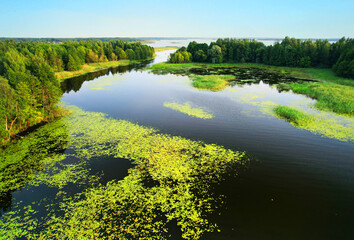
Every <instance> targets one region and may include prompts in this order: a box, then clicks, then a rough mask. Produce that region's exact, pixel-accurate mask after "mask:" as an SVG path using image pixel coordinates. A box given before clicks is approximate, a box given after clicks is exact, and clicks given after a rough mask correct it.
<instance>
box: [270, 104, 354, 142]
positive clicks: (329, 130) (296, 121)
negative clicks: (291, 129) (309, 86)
mask: <svg viewBox="0 0 354 240" xmlns="http://www.w3.org/2000/svg"><path fill="white" fill-rule="evenodd" d="M274 112H275V114H276V116H278V117H279V118H282V119H284V120H286V121H288V122H289V123H290V124H292V125H294V126H296V127H299V128H302V129H305V130H308V131H310V132H313V133H317V134H320V135H323V136H326V137H329V138H334V139H338V140H340V141H351V142H353V141H354V125H353V124H347V125H342V124H339V123H338V122H337V121H335V120H333V119H328V118H322V117H321V116H316V115H311V114H307V113H304V112H302V111H301V110H298V109H295V108H293V107H289V106H276V107H274Z"/></svg>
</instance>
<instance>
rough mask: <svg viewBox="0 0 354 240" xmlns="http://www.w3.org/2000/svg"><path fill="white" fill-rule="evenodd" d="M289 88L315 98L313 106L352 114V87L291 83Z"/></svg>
mask: <svg viewBox="0 0 354 240" xmlns="http://www.w3.org/2000/svg"><path fill="white" fill-rule="evenodd" d="M290 88H291V89H292V90H293V91H294V92H295V93H300V94H305V95H307V96H309V97H311V98H314V99H316V100H317V103H316V104H315V106H316V107H317V108H319V109H321V110H330V111H333V112H336V113H339V114H346V115H349V116H354V87H351V86H344V85H339V84H334V83H301V84H299V83H293V84H290Z"/></svg>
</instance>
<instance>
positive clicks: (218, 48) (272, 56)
mask: <svg viewBox="0 0 354 240" xmlns="http://www.w3.org/2000/svg"><path fill="white" fill-rule="evenodd" d="M186 56H188V57H186ZM353 59H354V39H351V38H348V39H345V38H344V37H343V38H341V39H340V40H339V41H337V42H334V43H330V42H329V41H328V40H321V39H318V40H316V41H312V40H305V41H302V40H300V39H295V38H289V37H286V38H284V39H283V40H282V41H281V42H277V43H275V44H274V45H270V46H265V45H264V44H263V43H261V42H257V41H256V40H249V39H229V38H228V39H218V40H217V41H216V42H212V43H210V44H209V45H207V44H206V43H197V42H190V43H189V45H188V47H187V48H185V47H182V48H180V49H179V50H178V51H177V52H176V53H173V54H171V56H170V60H169V61H170V62H171V63H188V62H191V61H192V62H209V63H225V62H230V63H262V64H267V65H274V66H289V67H301V68H307V67H322V68H333V70H334V72H335V73H336V74H337V75H339V76H343V77H349V78H354V60H353Z"/></svg>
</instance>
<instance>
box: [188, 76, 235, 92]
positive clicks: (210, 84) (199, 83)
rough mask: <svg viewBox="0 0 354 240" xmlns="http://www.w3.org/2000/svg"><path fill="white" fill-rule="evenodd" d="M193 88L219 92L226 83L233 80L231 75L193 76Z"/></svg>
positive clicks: (233, 77)
mask: <svg viewBox="0 0 354 240" xmlns="http://www.w3.org/2000/svg"><path fill="white" fill-rule="evenodd" d="M191 78H192V80H193V83H192V84H193V87H195V88H198V89H207V90H212V91H219V90H222V89H223V88H225V87H226V86H227V85H228V81H231V80H234V79H235V76H233V75H193V76H191Z"/></svg>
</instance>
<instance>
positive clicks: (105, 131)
mask: <svg viewBox="0 0 354 240" xmlns="http://www.w3.org/2000/svg"><path fill="white" fill-rule="evenodd" d="M174 51H175V50H165V51H160V52H158V53H157V56H156V58H155V59H154V60H148V61H144V62H142V63H136V64H132V65H129V66H118V67H112V68H109V69H102V70H100V71H97V72H92V73H88V74H86V75H82V76H77V77H73V78H69V79H66V80H64V81H63V82H62V84H61V87H62V90H63V92H64V94H63V96H62V98H61V101H62V103H61V106H62V107H63V108H65V109H67V110H69V111H70V112H71V114H70V115H69V116H66V117H63V118H60V119H58V120H55V121H53V122H51V123H49V124H46V125H44V126H42V127H39V128H37V129H36V130H35V131H33V132H30V133H28V134H26V135H24V136H23V137H22V138H20V139H17V140H15V142H14V143H13V144H11V145H10V146H8V147H6V148H3V149H0V156H1V159H5V161H2V162H1V166H0V167H1V175H0V177H1V186H0V191H1V198H0V200H1V208H2V210H1V217H0V223H1V227H0V228H1V229H0V239H181V238H183V239H199V238H200V239H237V238H240V239H289V238H291V239H304V238H308V239H334V238H336V239H350V237H351V236H353V234H354V230H353V228H352V226H353V224H354V206H353V204H352V203H353V202H354V190H353V186H354V161H353V156H354V148H353V139H354V133H353V132H354V124H353V123H354V122H353V118H352V112H351V110H352V109H353V108H352V100H351V99H352V92H351V91H352V90H351V88H352V87H351V86H348V88H346V91H347V92H344V93H343V91H342V90H343V89H340V88H341V87H339V88H338V87H337V86H334V87H333V88H338V91H337V92H341V94H337V95H336V96H337V97H334V98H333V99H334V100H333V99H332V100H331V102H329V101H327V99H328V97H323V96H324V95H325V93H323V92H325V91H324V90H322V89H321V87H323V84H330V83H323V82H321V81H320V80H319V79H314V78H311V77H307V76H306V77H304V76H301V77H296V76H294V75H293V74H292V73H290V72H288V71H286V70H285V71H281V70H279V69H265V68H264V67H258V66H248V65H244V66H235V65H232V64H230V65H227V64H222V65H217V64H192V63H190V64H188V63H187V64H167V63H164V62H165V61H166V60H167V57H168V55H169V54H170V53H172V52H174ZM299 84H305V85H311V84H320V85H319V86H317V85H315V87H311V88H312V89H314V90H313V91H312V92H308V93H307V92H306V91H305V90H302V91H301V90H299V89H300V87H299ZM301 86H302V85H301ZM341 86H342V85H341ZM314 92H315V93H316V94H315V93H314ZM318 92H321V93H322V94H318ZM343 95H344V97H343ZM348 96H349V98H348ZM350 97H351V98H350ZM343 98H348V99H349V100H347V101H346V104H347V105H345V106H347V107H346V108H345V109H346V110H339V111H337V109H338V107H336V105H335V103H338V102H340V101H341V100H342V99H343ZM336 99H337V100H336ZM343 109H344V108H343ZM348 109H349V110H348ZM4 183H5V184H4Z"/></svg>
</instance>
